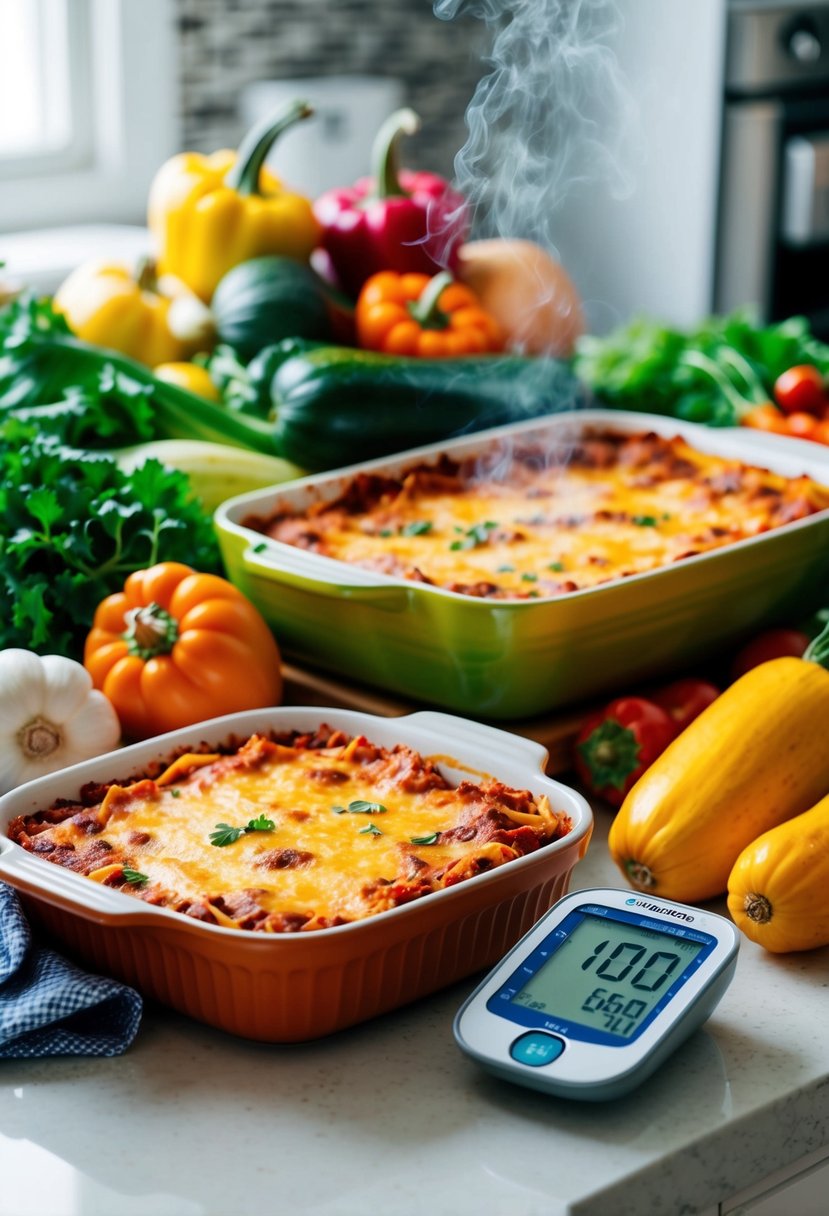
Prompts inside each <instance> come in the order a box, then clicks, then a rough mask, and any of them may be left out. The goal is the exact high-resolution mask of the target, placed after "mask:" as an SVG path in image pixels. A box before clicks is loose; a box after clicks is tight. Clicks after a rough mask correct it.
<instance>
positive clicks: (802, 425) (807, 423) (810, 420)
mask: <svg viewBox="0 0 829 1216" xmlns="http://www.w3.org/2000/svg"><path fill="white" fill-rule="evenodd" d="M820 425H821V423H820V419H819V418H817V417H815V415H814V414H806V413H804V412H803V410H798V411H797V412H796V413H794V414H789V416H788V418H787V419H786V434H787V435H791V436H792V438H793V439H811V438H812V437H813V435H814V433H815V431H816V430H817V428H818V427H819V426H820Z"/></svg>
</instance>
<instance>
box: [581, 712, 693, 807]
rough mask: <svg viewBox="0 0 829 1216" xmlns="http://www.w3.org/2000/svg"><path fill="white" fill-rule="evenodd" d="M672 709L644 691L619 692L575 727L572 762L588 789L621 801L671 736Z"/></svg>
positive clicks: (673, 727)
mask: <svg viewBox="0 0 829 1216" xmlns="http://www.w3.org/2000/svg"><path fill="white" fill-rule="evenodd" d="M676 734H677V729H676V724H675V722H674V720H673V718H672V717H671V715H670V714H669V713H668V712H667V711H666V710H664V709H662V708H661V707H660V706H659V705H655V704H654V703H653V702H652V701H646V700H645V699H644V697H619V698H617V700H615V701H611V702H610V704H609V705H606V706H605V708H604V709H602V710H600V711H599V712H598V713H596V714H593V715H592V716H591V717H590V718H588V720H587V721H586V722H585V723H584V725H583V726H582V728H581V730H580V731H579V735H578V738H577V739H576V745H575V754H574V759H575V765H576V771H577V772H578V774H579V776H580V778H581V780H582V781H583V782H584V784H585V786H586V787H587V789H588V790H589V791H590V792H591V793H593V794H596V795H598V796H599V797H600V798H604V800H605V801H606V802H609V803H610V804H611V805H612V806H621V805H622V803H623V802H624V799H625V795H626V794H627V792H628V790H629V789H630V788H631V786H632V785H633V784H634V783H635V782H636V781H638V779H639V777H640V776H641V775H642V773H644V771H645V769H646V768H648V767H649V766H650V765H651V764H652V763H653V761H654V760H655V759H656V757H657V756H659V755H660V754H661V753H662V752H663V751H664V750H665V748H666V747H667V746H668V744H669V743H670V742H671V741H672V740H673V739H674V738H675V737H676Z"/></svg>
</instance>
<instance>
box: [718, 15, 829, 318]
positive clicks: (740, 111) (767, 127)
mask: <svg viewBox="0 0 829 1216" xmlns="http://www.w3.org/2000/svg"><path fill="white" fill-rule="evenodd" d="M720 163H721V175H720V197H719V219H718V226H717V227H718V231H717V256H716V273H715V282H714V300H713V304H714V307H715V308H716V309H717V310H718V311H724V310H727V309H731V308H734V307H737V306H739V305H741V304H744V303H746V302H751V303H754V304H756V305H757V306H758V307H759V308H760V310H761V312H762V313H763V314H764V315H765V316H766V317H768V318H769V319H777V318H782V317H785V316H789V315H791V314H792V313H799V314H805V315H807V316H808V317H809V318H810V320H811V321H812V324H813V326H814V328H815V330H816V331H817V332H819V333H822V334H824V335H825V334H827V333H829V0H826V2H819V0H815V2H813V3H810V4H807V5H803V6H801V5H792V4H781V3H779V2H778V3H775V4H770V3H763V2H762V0H735V2H734V3H732V4H731V6H730V8H729V11H728V28H727V37H726V60H725V79H724V117H723V132H722V148H721V157H720Z"/></svg>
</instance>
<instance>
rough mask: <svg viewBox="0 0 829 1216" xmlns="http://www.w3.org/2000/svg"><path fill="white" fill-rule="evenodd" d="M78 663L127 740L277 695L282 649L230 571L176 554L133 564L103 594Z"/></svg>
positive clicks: (254, 704)
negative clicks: (207, 569) (199, 566)
mask: <svg viewBox="0 0 829 1216" xmlns="http://www.w3.org/2000/svg"><path fill="white" fill-rule="evenodd" d="M84 666H85V667H86V669H87V671H88V672H89V674H90V675H91V676H92V682H93V684H94V685H95V687H96V688H99V689H101V690H102V692H103V693H104V694H105V695H106V696H107V697H108V698H109V700H110V701H111V702H112V704H113V705H114V707H115V710H116V712H117V714H118V717H119V718H120V720H121V726H122V727H123V730H124V734H125V735H127V736H128V737H129V738H131V739H146V738H148V737H149V736H151V735H157V734H161V733H162V732H163V731H168V730H176V729H177V728H178V727H180V726H191V725H193V724H194V723H196V722H202V721H204V720H205V719H206V718H214V717H216V716H217V715H220V714H229V713H234V712H235V711H237V710H243V709H259V708H263V707H265V706H268V705H277V704H278V703H279V699H280V697H281V695H282V669H281V662H280V655H279V649H278V647H277V644H276V642H275V641H274V638H273V635H272V634H271V631H270V630H269V628H268V626H267V625H266V624H265V621H264V620H263V618H262V617H261V616H260V614H259V612H258V610H257V609H256V608H254V606H253V604H251V602H250V601H249V600H248V599H246V597H245V596H244V595H243V594H242V593H241V591H239V590H237V588H236V587H234V586H233V584H232V583H229V582H228V581H227V580H226V579H223V578H218V577H217V576H216V575H213V574H199V573H198V572H197V571H195V570H193V569H191V568H190V566H185V565H182V564H181V563H180V562H161V563H160V564H159V565H157V566H152V567H150V569H149V570H137V571H135V573H133V574H131V575H130V576H129V578H128V579H127V581H126V583H125V584H124V590H123V591H119V592H117V593H116V594H115V595H110V596H107V597H106V599H104V600H102V601H101V603H100V604H99V605H98V608H97V610H96V612H95V618H94V621H93V625H92V629H91V630H90V633H89V635H88V637H87V639H86V645H85V648H84Z"/></svg>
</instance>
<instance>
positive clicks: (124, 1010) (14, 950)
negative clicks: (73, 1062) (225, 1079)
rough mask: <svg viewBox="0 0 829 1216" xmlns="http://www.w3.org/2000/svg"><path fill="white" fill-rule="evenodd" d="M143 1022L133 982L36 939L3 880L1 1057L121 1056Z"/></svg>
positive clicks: (0, 895) (0, 907)
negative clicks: (90, 967) (92, 968)
mask: <svg viewBox="0 0 829 1216" xmlns="http://www.w3.org/2000/svg"><path fill="white" fill-rule="evenodd" d="M140 1021H141V997H140V996H139V995H138V993H137V992H134V991H133V989H132V988H127V987H126V986H125V985H124V984H119V983H117V981H115V980H110V979H105V978H104V977H103V976H100V975H88V974H86V973H85V972H83V971H79V970H78V968H77V967H74V966H73V965H72V963H69V962H67V960H66V959H64V958H61V957H60V955H59V954H55V953H54V951H52V950H47V949H44V948H43V947H40V946H38V945H36V944H34V943H33V942H32V936H31V932H30V930H29V925H28V923H27V921H26V918H25V917H24V915H23V912H22V910H21V907H20V901H19V900H18V898H17V895H16V893H15V892H14V891H13V890H12V888H11V887H9V886H7V885H6V884H5V883H2V882H0V1060H10V1059H26V1058H28V1059H31V1058H34V1057H39V1056H117V1055H120V1054H121V1053H122V1052H124V1051H126V1049H127V1048H128V1047H129V1045H130V1043H131V1042H132V1041H133V1039H134V1038H135V1036H136V1034H137V1032H138V1024H139V1022H140Z"/></svg>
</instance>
